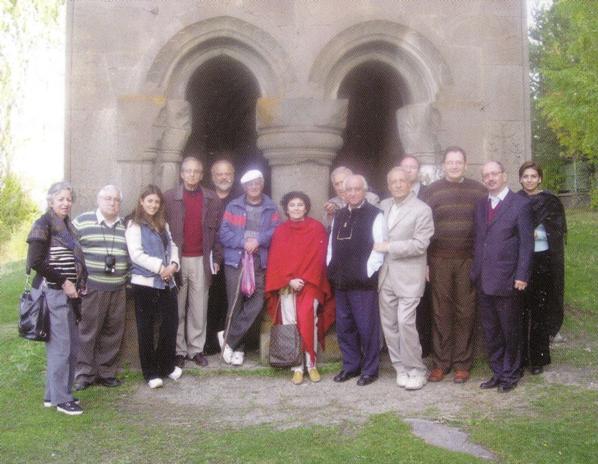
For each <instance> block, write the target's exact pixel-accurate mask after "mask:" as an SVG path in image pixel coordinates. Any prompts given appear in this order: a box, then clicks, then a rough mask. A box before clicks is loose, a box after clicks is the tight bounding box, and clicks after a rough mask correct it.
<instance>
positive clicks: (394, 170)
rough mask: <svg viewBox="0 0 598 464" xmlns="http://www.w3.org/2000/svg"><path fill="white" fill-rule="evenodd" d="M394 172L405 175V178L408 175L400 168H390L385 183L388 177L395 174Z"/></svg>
mask: <svg viewBox="0 0 598 464" xmlns="http://www.w3.org/2000/svg"><path fill="white" fill-rule="evenodd" d="M395 172H402V173H403V174H405V175H406V176H408V175H409V174H408V173H407V171H405V169H404V168H402V167H401V166H395V167H394V168H392V169H391V170H390V171H388V174H386V182H388V180H389V179H390V176H391V175H392V174H393V173H395Z"/></svg>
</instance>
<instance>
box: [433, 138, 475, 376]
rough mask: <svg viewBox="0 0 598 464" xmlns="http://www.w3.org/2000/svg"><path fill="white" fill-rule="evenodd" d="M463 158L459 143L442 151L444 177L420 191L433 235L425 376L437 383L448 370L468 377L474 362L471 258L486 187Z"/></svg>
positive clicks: (473, 298) (473, 304) (473, 291)
mask: <svg viewBox="0 0 598 464" xmlns="http://www.w3.org/2000/svg"><path fill="white" fill-rule="evenodd" d="M466 168H467V157H466V155H465V151H464V150H463V149H462V148H460V147H449V148H447V149H446V150H445V152H444V157H443V170H444V178H442V179H439V180H437V181H436V182H433V183H432V184H430V185H429V186H428V188H427V189H426V190H425V192H423V195H422V200H423V201H425V202H426V203H427V204H428V205H429V206H430V208H432V214H433V216H434V230H435V231H434V236H433V237H432V241H431V243H430V247H429V248H428V264H429V277H430V286H431V287H432V361H433V363H434V365H433V369H432V371H431V372H430V376H429V378H428V380H429V381H430V382H440V381H441V380H442V379H443V378H444V376H445V375H446V374H447V373H448V372H449V371H450V370H451V369H454V370H455V375H454V377H453V381H454V382H455V383H464V382H467V380H468V379H469V370H470V369H471V364H472V362H473V343H472V341H473V330H474V323H475V310H476V301H475V297H476V293H475V288H474V286H473V285H472V284H471V282H470V280H469V271H470V270H471V264H472V259H473V240H474V211H475V205H476V202H477V201H478V200H479V199H480V198H484V197H485V196H486V195H487V193H486V189H485V188H484V186H483V185H482V184H480V183H479V182H477V181H475V180H472V179H467V178H466V177H465V170H466Z"/></svg>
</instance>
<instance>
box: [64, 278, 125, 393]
mask: <svg viewBox="0 0 598 464" xmlns="http://www.w3.org/2000/svg"><path fill="white" fill-rule="evenodd" d="M126 308H127V300H126V292H125V287H124V285H123V286H121V287H120V288H118V289H116V290H112V291H101V290H88V292H87V294H86V295H85V296H83V297H82V301H81V321H80V322H79V353H78V354H77V372H76V376H75V378H76V379H77V381H78V382H91V383H93V382H94V381H95V380H96V379H97V378H102V379H108V378H112V377H116V370H117V368H118V355H119V352H120V346H121V343H122V339H123V334H124V332H125V315H126Z"/></svg>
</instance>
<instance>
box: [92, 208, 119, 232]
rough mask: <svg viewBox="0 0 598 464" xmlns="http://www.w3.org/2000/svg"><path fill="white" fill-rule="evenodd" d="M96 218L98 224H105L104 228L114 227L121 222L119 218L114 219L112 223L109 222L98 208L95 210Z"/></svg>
mask: <svg viewBox="0 0 598 464" xmlns="http://www.w3.org/2000/svg"><path fill="white" fill-rule="evenodd" d="M96 218H97V220H98V224H101V223H102V222H103V223H104V224H106V226H108V227H114V225H115V224H116V223H117V222H118V221H120V220H121V218H120V217H119V216H117V217H116V219H115V220H114V221H109V220H108V219H106V218H105V217H104V215H103V214H102V213H101V212H100V208H98V209H96Z"/></svg>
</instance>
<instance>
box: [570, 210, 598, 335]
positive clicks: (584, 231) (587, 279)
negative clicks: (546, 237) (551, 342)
mask: <svg viewBox="0 0 598 464" xmlns="http://www.w3.org/2000/svg"><path fill="white" fill-rule="evenodd" d="M567 222H568V229H569V232H568V234H567V235H568V236H567V246H566V249H565V302H566V303H567V305H568V308H567V309H566V311H565V329H566V331H567V332H568V333H572V334H580V335H581V334H588V335H592V336H595V335H596V333H597V332H598V331H597V330H596V329H598V285H596V276H598V252H597V251H596V243H598V212H595V211H594V212H592V211H580V210H568V211H567Z"/></svg>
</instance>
